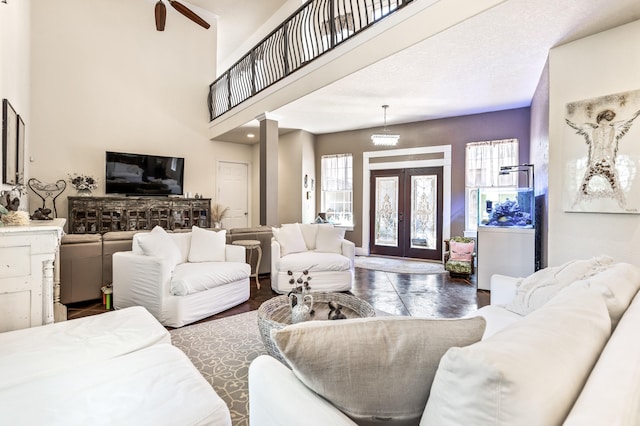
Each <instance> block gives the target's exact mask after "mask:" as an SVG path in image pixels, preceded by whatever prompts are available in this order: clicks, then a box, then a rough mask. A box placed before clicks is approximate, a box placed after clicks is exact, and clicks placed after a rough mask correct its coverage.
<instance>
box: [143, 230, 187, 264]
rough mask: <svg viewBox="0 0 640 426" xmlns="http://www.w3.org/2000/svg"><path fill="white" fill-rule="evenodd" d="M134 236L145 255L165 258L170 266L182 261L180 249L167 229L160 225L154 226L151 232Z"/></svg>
mask: <svg viewBox="0 0 640 426" xmlns="http://www.w3.org/2000/svg"><path fill="white" fill-rule="evenodd" d="M135 238H136V239H137V241H138V245H139V246H140V248H141V249H142V252H143V253H144V255H145V256H154V257H160V258H163V259H166V260H167V262H169V264H170V265H171V267H174V266H176V265H177V264H179V263H180V262H181V261H182V255H181V254H180V249H178V246H177V245H176V243H175V242H174V241H173V240H172V239H171V237H170V236H169V234H167V231H165V230H164V229H163V228H162V227H160V226H155V227H154V228H153V229H152V230H151V232H145V233H141V234H136V235H135Z"/></svg>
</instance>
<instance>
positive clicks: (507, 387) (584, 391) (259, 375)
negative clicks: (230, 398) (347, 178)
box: [249, 257, 640, 426]
mask: <svg viewBox="0 0 640 426" xmlns="http://www.w3.org/2000/svg"><path fill="white" fill-rule="evenodd" d="M639 288H640V268H638V267H637V266H634V265H630V264H626V263H614V262H613V261H612V260H611V259H609V258H606V257H600V258H594V259H589V260H583V261H575V262H568V263H566V264H564V265H561V266H558V267H553V268H547V269H544V270H541V271H538V272H536V273H535V274H533V275H531V276H530V277H526V278H511V277H504V276H494V277H493V280H492V290H491V291H492V295H491V299H492V303H491V305H489V306H486V307H484V308H481V309H479V310H478V311H477V312H476V313H475V314H474V315H475V316H476V317H477V316H481V317H482V318H484V319H485V321H486V327H485V328H484V332H483V333H482V336H481V338H480V339H479V341H477V342H476V343H473V344H470V345H459V347H455V345H454V346H452V347H451V348H449V349H448V350H446V352H445V353H444V355H443V356H442V357H441V358H439V359H429V357H430V355H429V352H430V350H429V348H428V347H425V348H424V349H422V350H420V351H419V353H421V355H420V356H418V357H417V358H418V360H419V361H418V364H417V365H411V364H408V365H407V371H406V373H407V374H406V375H402V374H394V375H393V377H388V376H386V375H385V374H384V372H385V370H382V372H381V374H380V378H379V380H377V382H376V383H367V384H366V385H360V387H357V388H352V389H350V390H349V392H350V394H355V395H358V394H359V393H367V392H371V391H372V390H373V391H374V392H376V394H379V398H380V400H381V401H384V400H385V398H386V396H385V394H384V392H385V390H386V389H387V388H391V389H402V393H403V394H405V395H411V394H413V393H414V392H416V391H417V390H416V389H415V388H414V386H416V385H415V384H412V383H411V380H412V377H413V376H415V375H416V372H418V371H420V370H421V369H422V368H421V367H420V365H423V366H424V368H428V367H427V365H429V364H430V363H434V362H435V363H436V367H437V370H436V372H435V376H434V378H433V381H432V382H429V383H424V384H423V385H422V386H427V387H428V389H427V394H428V399H426V401H424V402H425V404H424V410H423V411H422V412H421V414H420V415H419V416H418V417H417V418H413V419H409V420H408V421H407V419H406V418H403V416H402V410H400V411H398V412H395V413H393V414H392V415H389V416H387V418H386V419H380V418H376V417H374V416H370V417H367V416H366V413H364V414H363V415H361V416H360V417H359V418H358V421H357V423H356V422H354V418H353V416H351V417H349V416H347V415H345V413H344V412H343V411H344V410H343V411H341V410H339V409H338V408H337V406H339V405H341V404H343V405H344V402H345V401H340V400H335V399H331V397H329V398H328V397H327V395H326V394H325V392H326V390H327V389H330V388H331V386H330V385H331V382H332V381H334V380H335V378H336V377H343V376H345V375H346V373H347V372H346V371H345V366H344V363H343V362H342V361H341V360H340V359H339V358H336V359H335V360H332V361H331V362H330V357H331V356H332V354H334V353H337V354H340V353H341V351H343V350H346V349H345V348H344V347H343V346H342V345H341V344H340V343H339V341H338V340H337V338H336V336H332V331H330V329H326V330H325V334H326V335H327V339H331V341H332V342H333V344H331V345H330V347H329V349H328V350H327V351H326V352H321V353H318V355H317V357H318V358H319V359H321V360H322V362H323V364H322V365H323V368H324V371H320V372H316V373H315V374H316V375H315V376H313V374H312V373H309V371H306V370H305V368H306V366H304V365H296V364H295V362H293V361H296V357H297V355H296V353H295V351H292V352H290V353H289V354H288V355H287V353H285V354H284V358H285V359H286V360H287V362H288V363H289V364H290V365H292V368H293V369H292V370H289V369H288V368H287V367H285V366H284V365H283V364H281V363H280V362H278V361H276V360H275V359H273V358H270V357H268V356H261V357H259V358H257V359H256V360H255V361H254V362H253V363H252V364H251V367H250V371H249V392H250V408H251V424H252V426H261V425H270V426H273V425H289V424H295V423H296V422H297V421H299V420H300V415H301V413H309V415H308V416H305V417H304V424H305V425H311V426H313V425H318V426H320V425H326V424H331V425H355V424H360V425H363V424H366V425H369V424H384V425H398V424H402V425H404V424H418V423H419V424H420V425H421V426H427V425H436V426H447V425H456V426H457V425H462V424H469V425H471V424H472V425H474V426H482V425H492V426H496V425H505V426H506V425H514V424H517V425H545V426H546V425H555V424H566V425H581V426H582V425H605V424H606V425H621V426H622V425H624V426H626V425H638V424H640V410H639V409H638V395H640V369H639V368H638V360H640V339H638V333H640V293H638V289H639ZM467 319H472V318H467ZM375 321H397V318H389V319H384V318H377V319H375ZM432 321H438V320H432ZM440 321H449V320H440ZM454 321H459V320H454ZM378 324H379V325H384V324H385V323H384V322H382V323H378ZM294 327H295V328H294ZM303 327H310V324H297V325H295V326H290V329H289V331H287V333H288V334H289V335H291V334H292V333H293V332H295V331H307V332H308V331H313V330H312V329H307V330H304V329H303ZM315 327H318V326H317V325H316V326H315ZM325 327H335V325H333V324H327V325H325ZM298 329H299V330H298ZM378 329H379V330H382V329H381V328H380V327H378ZM283 330H287V327H286V328H285V329H283ZM282 332H283V331H278V332H276V333H274V336H273V337H274V339H276V341H278V340H277V339H278V338H279V337H280V336H279V333H282ZM380 333H382V331H381V332H380ZM310 335H313V334H310ZM395 335H396V336H397V335H398V334H397V333H396V334H395ZM392 336H393V335H392ZM315 337H316V339H317V335H315ZM402 337H403V339H399V338H398V339H397V341H396V338H394V337H391V338H392V339H393V340H394V345H395V346H402V345H406V343H405V338H406V337H407V336H402ZM416 337H418V336H416ZM304 338H305V333H302V334H299V335H298V339H300V340H302V339H304ZM387 338H389V337H388V336H387ZM375 339H376V336H375V335H374V334H371V335H369V336H368V337H367V340H375ZM408 340H410V339H408ZM280 341H281V343H282V342H286V340H285V339H280ZM364 342H366V340H364ZM295 343H296V344H297V345H298V347H304V345H306V344H313V343H314V342H301V341H297V342H295ZM346 343H347V345H353V344H354V342H353V341H349V342H346ZM283 344H284V343H283ZM285 349H286V345H285ZM414 349H415V348H414ZM381 352H382V354H383V355H384V356H385V357H390V356H392V354H391V353H390V352H389V351H387V350H383V351H381ZM405 352H406V349H405ZM378 355H379V354H376V353H375V351H371V355H367V354H364V355H363V356H364V357H368V356H371V357H374V358H375V357H378ZM292 360H293V361H292ZM361 362H362V360H361ZM333 363H336V364H337V365H339V367H338V368H339V369H340V371H338V370H335V369H334V368H333ZM350 372H351V371H350ZM323 380H324V381H325V382H324V383H322V381H323ZM318 382H321V385H320V386H318V384H317V383H318ZM365 386H366V387H365ZM417 386H421V385H420V384H418V385H417ZM310 387H313V388H314V389H315V392H314V391H313V390H311V389H310ZM418 390H420V389H418ZM316 392H317V393H316ZM351 402H352V401H351ZM311 413H312V414H311ZM361 414H362V413H361Z"/></svg>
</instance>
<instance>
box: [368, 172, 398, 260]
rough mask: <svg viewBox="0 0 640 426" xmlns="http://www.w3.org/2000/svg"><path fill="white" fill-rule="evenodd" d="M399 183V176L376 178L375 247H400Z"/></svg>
mask: <svg viewBox="0 0 640 426" xmlns="http://www.w3.org/2000/svg"><path fill="white" fill-rule="evenodd" d="M398 182H399V179H398V176H389V177H376V178H375V187H376V191H375V216H374V223H375V231H374V235H375V240H374V244H375V245H379V246H387V247H398V194H399V186H398Z"/></svg>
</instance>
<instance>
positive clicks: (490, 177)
mask: <svg viewBox="0 0 640 426" xmlns="http://www.w3.org/2000/svg"><path fill="white" fill-rule="evenodd" d="M518 156H519V153H518V140H517V139H504V140H498V141H485V142H471V143H468V144H467V150H466V169H465V182H466V183H465V193H466V197H465V210H466V214H465V217H466V228H465V229H466V230H467V231H473V232H475V231H477V230H478V189H479V188H487V187H513V188H515V187H517V186H518V175H517V174H515V173H511V174H508V175H500V167H501V166H514V165H516V164H518Z"/></svg>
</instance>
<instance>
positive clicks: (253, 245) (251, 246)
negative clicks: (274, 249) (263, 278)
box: [231, 240, 262, 289]
mask: <svg viewBox="0 0 640 426" xmlns="http://www.w3.org/2000/svg"><path fill="white" fill-rule="evenodd" d="M231 244H233V245H235V246H242V247H244V248H245V249H247V250H248V251H249V266H251V261H252V260H253V251H254V250H256V251H257V252H258V262H256V272H255V274H251V275H249V276H250V277H256V286H257V287H258V289H260V281H258V270H260V261H261V260H262V247H261V245H260V241H258V240H236V241H232V242H231Z"/></svg>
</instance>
